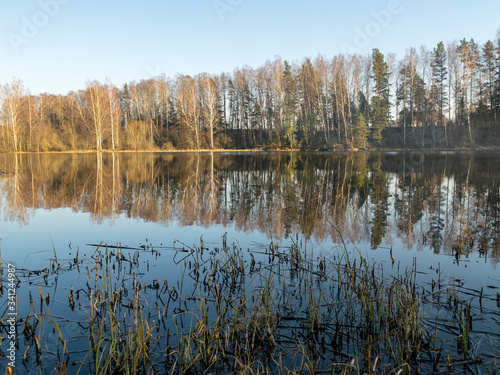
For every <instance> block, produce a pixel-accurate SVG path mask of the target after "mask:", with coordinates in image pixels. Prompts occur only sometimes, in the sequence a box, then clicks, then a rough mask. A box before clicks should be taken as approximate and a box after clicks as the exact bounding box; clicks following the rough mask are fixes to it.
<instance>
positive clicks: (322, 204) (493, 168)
mask: <svg viewBox="0 0 500 375" xmlns="http://www.w3.org/2000/svg"><path fill="white" fill-rule="evenodd" d="M0 212H1V216H0V220H1V225H0V249H1V257H2V260H3V261H4V262H6V263H10V264H13V265H15V267H16V268H17V270H18V271H17V272H18V273H19V274H20V275H22V277H24V278H25V279H23V280H25V281H26V282H22V283H20V284H19V285H18V288H17V292H18V294H19V296H18V302H17V304H18V309H19V310H20V311H22V312H23V314H24V315H28V316H29V314H30V311H31V310H30V306H31V305H30V302H29V301H30V300H31V298H32V296H31V295H32V294H33V295H35V294H36V295H38V293H40V298H42V296H43V297H45V296H46V293H47V292H48V293H50V302H49V301H47V303H46V305H47V308H49V310H50V312H51V314H53V316H55V317H58V318H61V319H62V320H61V321H64V318H65V317H68V316H71V318H67V319H66V321H69V320H74V321H76V320H77V318H74V317H73V315H74V314H75V311H78V310H79V309H78V308H77V309H74V307H73V308H72V309H69V307H68V301H67V300H68V293H69V285H74V286H75V287H74V289H75V291H76V290H77V289H78V288H79V289H82V288H83V289H85V288H84V287H83V286H82V285H84V284H85V281H86V280H88V278H89V277H90V276H85V277H87V279H85V277H83V276H82V275H75V274H74V273H73V272H70V268H71V269H72V268H74V267H75V266H76V265H78V264H80V263H81V262H83V259H93V260H92V261H91V263H92V262H94V263H92V264H94V265H95V264H96V263H95V262H97V263H98V264H103V262H104V259H108V258H106V257H109V254H108V252H112V253H113V252H114V253H113V256H115V255H116V253H117V251H118V252H119V251H120V250H118V249H120V248H121V249H122V250H121V251H125V253H120V257H123V259H125V260H126V261H127V262H129V263H130V272H128V275H129V276H128V277H125V276H124V273H123V274H122V275H121V276H120V274H119V273H117V275H116V276H114V277H115V280H121V279H120V278H122V280H123V283H124V284H125V282H130V283H132V279H131V278H132V276H130V275H132V274H134V275H136V276H134V278H133V282H134V283H136V277H137V280H139V282H142V284H143V285H146V284H147V285H153V286H155V285H156V284H154V283H158V285H156V287H157V289H158V288H160V286H159V285H162V282H163V280H165V282H167V281H168V283H169V285H174V284H175V283H176V282H177V283H178V282H179V279H180V278H181V277H183V276H184V272H186V268H183V269H180V268H179V267H177V266H178V264H179V263H182V264H184V267H188V268H187V269H190V268H189V267H194V266H193V264H197V265H200V269H201V268H203V267H201V265H202V264H204V263H202V262H200V260H199V259H198V258H196V260H195V258H194V255H192V254H195V253H196V254H198V253H199V252H200V249H201V254H203V250H204V249H205V251H206V252H208V251H210V250H209V249H211V251H213V252H214V253H213V254H214V256H215V257H216V256H218V255H216V254H219V253H218V251H219V250H220V249H221V248H222V249H229V248H231V246H232V248H233V250H234V249H236V248H238V249H241V251H242V253H241V257H242V260H241V261H242V267H245V266H250V265H251V267H252V270H255V269H256V268H257V267H259V266H262V267H263V268H262V269H264V268H265V267H267V266H266V264H267V263H266V262H267V258H268V257H269V258H270V257H271V255H270V254H272V255H275V254H280V256H281V255H282V253H279V251H278V250H277V249H288V248H297V249H301V250H300V251H303V254H304V258H301V259H304V260H306V259H309V260H310V264H311V267H312V265H313V264H314V267H319V269H320V270H321V271H323V267H325V266H324V263H323V260H324V259H329V258H331V257H336V256H339V257H340V255H338V254H339V249H343V250H342V251H345V252H346V254H351V255H352V256H353V259H357V260H358V261H359V259H365V260H366V261H367V262H368V263H369V264H370V265H372V266H374V267H380V268H376V269H377V270H381V269H383V272H384V275H391V274H392V275H395V277H397V276H396V275H399V273H400V272H403V270H407V269H408V270H410V269H412V267H415V269H414V270H413V271H414V272H415V275H418V279H419V286H422V285H423V286H424V288H427V290H429V289H431V287H432V290H434V285H435V283H436V280H437V278H438V277H439V278H440V277H441V275H443V277H446V280H447V281H448V283H449V285H454V286H455V287H457V288H460V293H462V291H465V292H466V294H465V297H464V301H468V303H470V304H469V316H474V318H472V317H470V319H471V322H472V320H473V319H475V321H477V322H478V325H477V326H476V330H477V331H478V332H480V333H478V334H477V336H476V338H477V340H476V341H475V343H476V347H475V352H474V353H472V352H468V351H470V350H471V347H473V346H474V345H472V344H471V347H469V348H468V350H466V351H465V352H468V353H465V354H466V355H461V354H460V355H459V357H460V359H463V360H466V361H469V362H470V363H472V364H474V365H476V362H474V360H475V357H476V356H480V355H481V352H482V351H483V349H484V348H483V347H482V346H481V345H483V346H484V345H486V344H485V342H486V341H487V340H489V341H488V342H489V343H498V335H497V336H491V337H490V336H488V337H487V340H486V338H485V337H486V336H485V335H486V333H487V332H490V331H491V330H496V331H497V332H498V327H499V326H500V307H499V298H500V297H499V296H500V294H499V293H498V292H499V291H500V289H499V288H500V273H499V272H498V268H497V267H498V261H499V258H500V153H498V152H479V151H478V152H421V151H418V152H406V153H403V152H373V153H345V154H343V153H340V154H331V153H325V154H322V153H194V154H193V153H175V154H168V153H101V154H92V153H82V154H78V153H72V154H6V155H0ZM99 245H100V246H101V247H99ZM106 245H108V248H106V254H104V253H102V254H101V255H99V253H98V255H97V256H100V257H102V258H99V259H100V260H99V261H97V260H96V258H92V257H93V256H94V257H95V256H96V253H97V251H99V249H104V248H105V247H106ZM96 249H97V251H96ZM123 249H125V250H123ZM126 249H129V250H130V251H129V252H126ZM214 249H215V250H214ZM270 249H271V250H270ZM141 251H144V253H147V252H148V251H149V252H150V253H151V254H149V253H148V254H149V255H145V254H144V255H140V254H143V253H142V252H141ZM234 251H236V250H234ZM173 254H175V257H174V256H173ZM183 254H186V256H183ZM238 254H239V253H238ZM238 254H234V257H233V258H235V257H236V258H237V257H239V256H240V255H238ZM250 254H251V258H250ZM139 256H141V258H139ZM188 256H191V257H193V260H192V263H191V259H190V258H187V257H188ZM133 257H134V258H133ZM54 258H55V259H56V260H57V265H58V266H55V264H56V263H53V260H54ZM109 259H111V258H109ZM117 259H118V258H117ZM186 259H187V260H186ZM287 259H288V258H287ZM290 259H292V258H291V257H290ZM187 261H189V262H188V263H187ZM287 261H290V260H287ZM51 262H52V263H51ZM99 262H101V263H99ZM224 262H225V263H223V264H227V262H229V260H228V259H226V260H225V261H224ZM65 263H66V266H62V265H64V264H65ZM243 263H244V264H245V265H243ZM59 264H61V266H59ZM106 264H108V261H107V260H106ZM294 264H295V266H296V263H294ZM132 265H134V267H132ZM58 267H59V268H58ZM64 267H66V268H64ZM82 267H83V263H82ZM204 267H205V268H208V266H204ZM235 267H236V266H235ZM290 267H291V268H290V269H293V267H292V266H290ZM355 267H356V266H355ZM45 268H46V269H47V271H46V272H45V275H44V276H43V278H45V280H43V279H41V277H42V276H41V275H42V274H43V272H42V273H39V274H37V275H35V273H33V272H34V271H37V270H41V269H45ZM63 268H64V270H65V272H58V270H61V271H62V270H63ZM97 268H99V267H97ZM132 268H134V270H132ZM194 268H196V267H194ZM305 268H307V267H305ZM89 269H90V271H89ZM200 269H198V271H197V272H198V273H199V272H200ZM290 269H288V271H287V272H289V271H290ZM303 269H304V267H303ZM113 270H115V266H114V265H113ZM66 271H67V272H66ZM87 271H89V272H87V273H88V274H91V273H92V267H90V268H87ZM5 272H6V271H5V270H3V276H4V277H5ZM79 272H80V270H79ZM96 272H97V271H96ZM110 272H111V271H110ZM242 272H243V271H242ZM283 272H284V271H283ZM315 272H316V271H315ZM278 274H279V275H281V271H280V272H278ZM96 275H97V274H96ZM110 275H111V273H110ZM436 275H437V276H436ZM101 276H102V275H101ZM316 276H318V275H316ZM33 277H34V279H33V280H32V281H28V280H31V279H30V278H33ZM37 277H38V278H37ZM102 277H103V278H106V275H104V276H102ZM318 277H319V276H318ZM96 278H97V276H96ZM47 279H48V280H49V281H47ZM34 280H36V281H34ZM197 282H198V280H197ZM278 283H279V281H278ZM87 285H88V281H87ZM131 285H132V284H131ZM134 285H135V284H134ZM273 285H275V284H273ZM133 288H136V287H135V286H134V287H133ZM185 288H186V290H188V289H189V290H190V293H191V294H192V293H194V291H195V290H196V289H197V288H196V283H193V286H191V287H188V286H185ZM259 288H260V287H259ZM259 288H257V289H259ZM39 289H40V292H39ZM42 289H43V291H42ZM134 290H135V289H134ZM259 290H260V289H259ZM169 291H171V289H169ZM176 291H179V289H178V288H177V289H176ZM198 292H199V291H198ZM71 293H73V287H72V289H71ZM71 293H70V294H71ZM169 293H170V292H169ZM422 293H423V295H425V290H424V291H423V292H422ZM467 293H468V294H467ZM28 294H29V296H28ZM457 295H458V294H457ZM467 296H469V297H467ZM71 298H73V297H71ZM71 298H70V304H71ZM146 300H147V298H146ZM471 301H472V302H471ZM479 304H480V305H481V306H479ZM326 305H327V303H326V302H325V303H324V304H323V305H321V306H326ZM471 305H472V312H473V313H472V315H470V314H471V307H470V306H471ZM37 306H38V305H37ZM82 306H83V305H82ZM196 306H197V308H200V306H199V305H196ZM177 309H178V310H175V311H174V312H173V314H174V315H175V314H179V313H180V311H182V312H185V311H187V310H189V308H188V304H186V302H185V303H184V307H183V308H180V307H179V308H177ZM432 309H434V307H432ZM432 309H431V308H429V311H431V310H432ZM483 309H484V310H483ZM167 310H168V311H171V309H170V310H169V309H168V308H166V309H165V311H167ZM464 311H465V310H464ZM212 312H213V310H212ZM344 313H345V312H344ZM20 314H21V313H20ZM325 314H326V313H325ZM80 315H81V323H82V322H84V321H86V320H85V317H83V316H82V314H80ZM160 315H161V314H160V313H158V314H157V320H156V321H158V319H159V318H158V317H159V316H160ZM208 315H209V317H210V316H212V315H210V314H208ZM212 318H214V317H213V316H212ZM490 318H491V319H490ZM214 319H216V318H214ZM452 320H453V319H451V318H450V321H452ZM495 322H496V323H495ZM471 324H472V323H471ZM60 325H61V327H62V328H63V334H64V333H65V332H66V333H68V332H69V334H70V335H75V336H79V337H80V338H83V337H85V335H86V334H87V333H86V331H84V330H83V328H82V327H74V326H73V327H70V326H69V325H67V326H66V327H65V325H64V324H61V323H60ZM478 326H480V327H481V328H479V329H478V328H477V327H478ZM164 328H165V329H170V330H172V329H173V328H172V327H170V328H168V327H166V326H165V327H164ZM460 332H461V334H460V335H461V336H462V337H464V334H463V332H462V331H460ZM451 333H453V330H451V331H450V332H448V333H447V334H446V335H450V334H451ZM446 335H445V336H446ZM63 336H64V335H63ZM285 336H286V335H285ZM446 337H448V336H446ZM480 337H483V338H482V339H480ZM48 340H49V341H50V340H52V341H50V342H51V345H53V348H52V350H51V351H50V353H51V354H50V355H55V354H54V353H56V352H57V353H59V351H58V350H56V348H59V344H58V339H55V340H54V338H52V339H48ZM273 340H274V339H273ZM480 340H481V341H480ZM28 341H29V340H28ZM445 341H446V340H445ZM61 342H62V341H61ZM478 342H479V343H478ZM70 344H71V345H72V346H71V345H70ZM488 345H489V344H488ZM20 346H21V348H24V350H27V351H29V349H26V348H27V347H28V346H29V345H27V344H26V343H24V344H20ZM68 346H71V350H73V352H74V353H78V352H79V351H81V350H84V349H85V347H88V343H83V342H82V340H80V341H78V340H74V341H73V342H71V340H69V339H68ZM167 346H168V345H167ZM445 346H446V345H445ZM490 346H491V347H494V345H493V344H491V345H490ZM490 346H488V348H490ZM59 349H60V348H59ZM19 350H21V349H19ZM71 350H70V352H71ZM336 350H337V349H336ZM353 350H355V348H350V349H349V350H346V351H345V353H348V354H345V355H351V354H352V351H353ZM484 350H486V349H484ZM488 350H490V351H491V353H493V354H491V353H490V352H489V351H488V353H489V354H487V355H486V359H487V358H489V359H490V360H489V361H488V360H485V358H483V360H484V361H483V363H485V362H486V363H488V365H487V366H489V367H488V368H492V367H491V366H498V365H491V363H496V362H498V352H495V351H494V349H491V348H490V349H488ZM337 351H341V350H340V349H338V350H337ZM22 352H23V351H22V350H21V351H20V352H19V353H21V354H22ZM455 353H456V349H455ZM471 353H472V354H474V355H472V354H471ZM21 354H18V356H17V361H18V364H19V366H20V363H21V358H22V355H21ZM50 355H49V354H46V356H48V357H50ZM377 355H380V354H377ZM65 356H66V357H65ZM74 356H75V355H69V354H64V353H63V355H62V357H63V358H67V357H69V358H71V357H73V358H74ZM193 356H194V355H193ZM35 357H36V356H35V354H32V355H31V360H30V359H28V360H27V361H25V364H24V366H25V367H24V368H25V369H26V371H28V370H32V369H33V368H35V367H36V361H34V360H33V358H35ZM76 357H78V355H76ZM462 357H463V358H462ZM492 358H493V359H494V361H493V360H492ZM60 359H61V358H60ZM177 359H179V358H177ZM387 360H388V361H390V359H387ZM443 360H444V359H443V358H437V359H435V361H436V363H439V364H440V366H441V365H442V366H449V364H448V365H446V364H445V363H444V362H443V363H441V362H442V361H443ZM61 361H63V360H62V359H61ZM82 361H83V360H82V358H79V359H78V360H77V361H76V362H75V363H77V364H78V365H73V370H72V371H76V370H75V369H76V368H78V366H80V365H81V363H82ZM158 361H160V360H158ZM290 361H291V362H289V363H294V362H293V360H290ZM365 361H368V360H367V359H366V358H365ZM440 361H441V362H440ZM457 361H458V359H457ZM63 362H64V361H63ZM69 363H70V362H68V364H67V366H68V367H70V365H69ZM175 363H177V362H175ZM364 363H365V366H366V363H367V362H364ZM470 363H469V364H466V365H470ZM38 364H39V363H38ZM170 365H172V363H170ZM393 365H394V366H396V365H398V364H397V363H395V364H393ZM65 366H66V365H65ZM89 366H90V367H92V365H89ZM93 366H97V367H95V368H96V369H98V371H100V370H99V364H97V365H96V364H95V363H94V364H93ZM290 366H292V365H290ZM294 366H295V365H294ZM318 366H319V367H321V368H328V365H326V364H325V363H323V362H322V360H318ZM436 366H437V365H436ZM41 367H44V366H41ZM461 370H462V368H461V367H460V370H457V371H461ZM49 372H50V371H49ZM83 372H84V373H86V370H85V371H83Z"/></svg>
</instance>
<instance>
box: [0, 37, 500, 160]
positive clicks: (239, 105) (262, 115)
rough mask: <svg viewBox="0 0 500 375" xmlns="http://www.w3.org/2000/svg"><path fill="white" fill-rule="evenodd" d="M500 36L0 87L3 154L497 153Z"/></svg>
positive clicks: (1, 148)
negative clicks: (227, 68)
mask: <svg viewBox="0 0 500 375" xmlns="http://www.w3.org/2000/svg"><path fill="white" fill-rule="evenodd" d="M499 137H500V35H499V36H498V37H497V38H496V40H495V41H494V42H493V41H488V42H486V43H485V44H483V45H481V44H478V43H476V42H475V41H474V40H466V39H463V40H461V41H460V42H452V43H449V44H448V45H447V46H445V45H444V43H443V42H440V43H439V44H438V45H437V46H435V47H434V48H433V49H431V50H429V49H428V48H427V47H421V48H420V49H419V50H417V49H415V48H410V49H409V50H407V53H406V55H405V56H404V57H403V58H402V59H400V60H397V59H396V57H395V55H393V54H389V55H387V56H385V55H384V54H383V53H381V52H380V51H379V50H378V49H374V50H373V51H372V54H371V55H366V56H362V55H336V56H334V57H333V58H331V59H327V58H325V57H323V56H321V55H319V56H318V57H317V58H315V59H310V58H305V59H304V60H303V61H302V62H295V63H289V62H288V61H286V60H285V61H283V60H282V59H281V58H280V57H276V58H275V59H274V60H272V61H267V62H266V63H265V64H264V65H263V66H261V67H259V68H257V69H253V68H250V67H248V66H244V67H241V68H236V69H235V70H234V72H233V73H232V74H229V73H221V74H214V75H210V74H207V73H202V74H198V75H196V76H193V77H192V76H189V75H182V74H179V75H177V76H175V77H174V78H168V77H166V76H165V75H161V76H159V77H155V78H151V79H144V80H141V81H140V82H131V83H128V84H125V85H124V86H123V87H121V88H119V87H116V86H115V85H113V84H112V83H111V82H110V80H109V79H108V80H106V82H104V83H103V82H98V81H91V82H87V84H86V87H85V89H83V90H79V91H76V92H69V93H68V94H66V95H52V94H47V93H44V94H40V95H32V94H30V92H29V90H28V89H27V88H26V87H25V86H24V84H23V82H22V81H21V80H19V79H14V80H13V81H12V83H7V84H4V85H0V151H51V150H61V151H63V150H97V151H101V150H105V149H108V150H124V149H125V150H152V149H163V150H171V149H217V148H223V149H231V148H263V149H297V148H301V149H305V150H320V149H325V150H329V149H353V148H359V149H370V148H383V147H393V148H394V147H402V148H414V147H456V146H466V147H474V146H476V145H479V144H486V143H487V142H489V144H490V145H495V146H497V145H498V139H499Z"/></svg>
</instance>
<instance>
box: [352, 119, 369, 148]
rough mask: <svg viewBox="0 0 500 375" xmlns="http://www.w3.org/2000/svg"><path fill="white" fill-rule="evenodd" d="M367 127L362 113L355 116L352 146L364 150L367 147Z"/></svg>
mask: <svg viewBox="0 0 500 375" xmlns="http://www.w3.org/2000/svg"><path fill="white" fill-rule="evenodd" d="M369 133H370V132H369V130H368V126H367V125H366V121H365V116H363V114H362V113H360V114H358V115H357V116H356V124H355V130H354V144H355V146H356V147H359V148H363V149H366V147H367V146H368V134H369Z"/></svg>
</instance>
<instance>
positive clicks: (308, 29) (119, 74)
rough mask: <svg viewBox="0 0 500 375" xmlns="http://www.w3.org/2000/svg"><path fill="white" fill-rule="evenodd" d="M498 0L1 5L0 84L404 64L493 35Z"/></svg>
mask: <svg viewBox="0 0 500 375" xmlns="http://www.w3.org/2000/svg"><path fill="white" fill-rule="evenodd" d="M499 16H500V2H498V1H496V0H476V1H471V0H432V1H430V0H342V1H341V0H307V1H306V0H142V1H138V0H136V1H131V0H119V1H118V0H0V83H9V82H11V81H12V79H13V78H14V77H16V78H19V79H21V80H22V81H23V82H24V84H25V86H27V87H28V88H29V89H30V90H31V92H32V93H34V94H38V93H41V92H49V93H54V94H65V93H67V92H68V91H71V90H79V89H82V88H84V87H85V82H86V81H88V80H93V79H98V80H100V81H104V80H105V79H106V77H109V78H110V79H111V81H112V82H113V83H115V84H116V85H118V86H121V85H123V84H124V83H126V82H130V81H134V80H136V81H139V80H141V79H143V78H150V77H153V76H156V75H159V74H162V73H165V74H166V75H167V76H170V77H174V76H175V74H176V73H183V74H196V73H201V72H209V73H220V72H232V71H233V70H234V68H235V67H238V66H243V65H249V66H251V67H254V68H257V67H259V66H261V65H262V64H263V63H264V62H265V61H266V60H271V59H273V58H274V57H275V56H276V55H280V56H281V57H282V58H283V59H287V60H289V61H302V59H303V58H304V57H312V58H314V57H316V56H317V55H318V54H322V55H324V56H326V57H332V56H334V55H335V54H338V53H342V52H360V53H362V54H370V53H371V50H372V48H375V47H376V48H379V49H380V50H381V51H382V52H383V53H391V52H392V53H396V54H397V56H398V58H401V57H403V56H404V54H405V51H406V49H407V48H409V47H416V48H419V47H420V46H421V45H425V46H427V47H429V48H430V49H432V48H433V47H435V45H436V44H437V43H438V42H439V41H443V42H445V44H446V43H448V42H451V41H453V40H460V39H462V38H467V39H470V38H474V39H475V40H476V41H477V42H480V43H484V42H486V41H487V40H488V39H491V40H493V39H494V38H495V37H496V35H497V31H498V30H499V29H500V17H499Z"/></svg>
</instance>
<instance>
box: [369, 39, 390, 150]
mask: <svg viewBox="0 0 500 375" xmlns="http://www.w3.org/2000/svg"><path fill="white" fill-rule="evenodd" d="M372 60H373V67H372V72H373V76H372V77H373V79H374V84H375V86H374V89H375V93H374V96H373V97H372V123H373V127H374V129H375V131H374V134H373V138H374V139H375V140H376V141H378V143H380V141H381V140H382V131H383V130H384V129H385V128H387V127H388V126H389V109H390V101H389V95H390V94H389V76H390V73H389V66H388V65H387V63H386V62H385V59H384V55H383V54H382V53H381V52H380V51H379V50H378V49H377V48H375V49H374V50H373V54H372Z"/></svg>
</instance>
